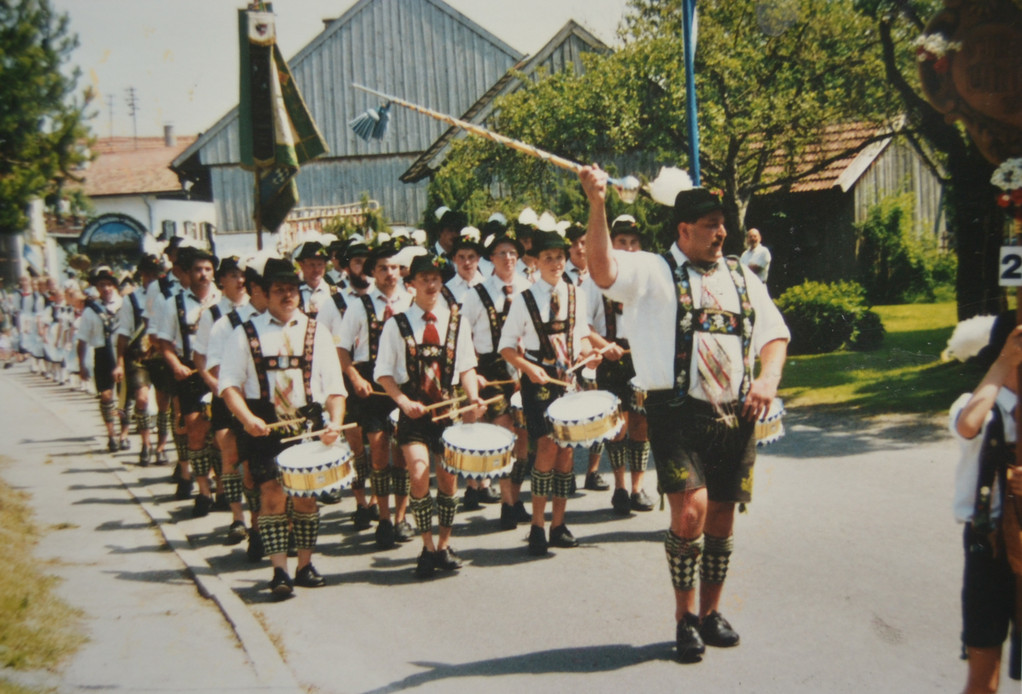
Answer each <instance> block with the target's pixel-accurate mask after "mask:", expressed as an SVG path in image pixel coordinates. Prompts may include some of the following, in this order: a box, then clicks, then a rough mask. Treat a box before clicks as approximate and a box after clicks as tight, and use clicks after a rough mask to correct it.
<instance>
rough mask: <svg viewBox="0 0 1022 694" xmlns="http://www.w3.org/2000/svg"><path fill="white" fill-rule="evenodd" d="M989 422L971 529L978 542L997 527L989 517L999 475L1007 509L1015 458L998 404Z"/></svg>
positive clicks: (980, 461) (984, 539)
mask: <svg viewBox="0 0 1022 694" xmlns="http://www.w3.org/2000/svg"><path fill="white" fill-rule="evenodd" d="M990 415H991V419H990V424H988V425H987V430H986V433H985V434H984V436H983V447H982V448H980V452H979V474H978V475H977V478H976V501H975V504H974V506H973V512H972V532H973V535H974V536H975V540H974V544H975V543H982V542H986V536H987V535H989V534H990V533H992V532H993V531H994V530H995V523H994V520H993V519H992V518H991V517H990V513H991V510H992V508H993V504H992V493H993V489H994V479H995V478H996V479H997V482H998V484H999V485H1000V486H999V489H1000V491H1001V494H1002V505H1001V508H1002V511H1001V513H1002V514H1003V513H1005V512H1006V511H1007V509H1004V504H1003V494H1004V485H1005V481H1006V480H1005V475H1006V473H1007V466H1008V465H1010V464H1011V462H1012V455H1011V449H1010V448H1008V446H1007V445H1006V444H1005V441H1004V421H1003V419H1002V418H1001V411H1000V408H998V407H997V405H996V404H995V405H994V408H993V409H992V410H991V411H990Z"/></svg>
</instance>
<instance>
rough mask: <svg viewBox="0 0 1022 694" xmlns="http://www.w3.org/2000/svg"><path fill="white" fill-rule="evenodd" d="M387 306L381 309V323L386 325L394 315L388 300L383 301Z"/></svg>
mask: <svg viewBox="0 0 1022 694" xmlns="http://www.w3.org/2000/svg"><path fill="white" fill-rule="evenodd" d="M385 301H386V302H387V305H386V306H384V307H383V322H384V323H386V322H387V321H388V320H390V319H391V317H393V315H394V309H393V308H392V307H391V305H390V299H385Z"/></svg>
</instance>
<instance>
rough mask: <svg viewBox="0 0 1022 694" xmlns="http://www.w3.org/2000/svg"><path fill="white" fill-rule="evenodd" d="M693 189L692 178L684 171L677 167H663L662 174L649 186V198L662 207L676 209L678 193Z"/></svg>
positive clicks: (647, 187) (661, 168)
mask: <svg viewBox="0 0 1022 694" xmlns="http://www.w3.org/2000/svg"><path fill="white" fill-rule="evenodd" d="M690 188H692V178H691V177H690V176H689V175H688V172H687V171H685V170H684V169H679V168H678V167H676V166H661V167H660V173H658V174H657V176H656V178H655V179H653V180H652V181H651V182H650V183H649V184H648V185H647V186H646V191H647V192H648V193H649V196H650V197H651V198H653V199H654V200H656V201H657V202H658V203H660V204H661V205H667V206H668V207H674V199H675V198H676V197H678V193H680V192H681V191H683V190H689V189H690Z"/></svg>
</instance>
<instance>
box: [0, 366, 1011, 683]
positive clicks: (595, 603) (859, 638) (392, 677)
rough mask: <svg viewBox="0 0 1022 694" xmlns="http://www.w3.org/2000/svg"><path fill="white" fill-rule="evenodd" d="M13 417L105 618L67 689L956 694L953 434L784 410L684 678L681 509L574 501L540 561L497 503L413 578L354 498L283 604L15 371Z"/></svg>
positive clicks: (69, 401)
mask: <svg viewBox="0 0 1022 694" xmlns="http://www.w3.org/2000/svg"><path fill="white" fill-rule="evenodd" d="M0 421H3V422H4V423H5V424H4V426H5V428H6V433H7V434H8V440H10V441H12V442H13V444H14V445H13V446H11V447H10V450H9V451H7V452H5V457H6V458H7V464H6V465H4V466H3V467H2V468H0V474H3V475H4V477H5V478H6V479H8V480H9V481H11V482H12V483H14V484H16V485H18V486H21V487H24V488H26V489H27V490H28V491H30V492H31V493H32V494H33V497H34V499H35V505H36V508H37V509H38V512H39V520H40V523H41V524H42V525H43V526H44V527H48V526H55V525H58V524H69V525H70V526H71V527H70V528H69V529H65V530H60V531H56V530H55V531H53V532H51V533H50V534H49V535H47V537H46V539H45V540H44V541H43V542H42V544H41V546H40V548H39V555H40V557H41V558H43V559H44V560H45V559H49V558H57V557H59V558H60V559H61V563H59V564H57V565H56V566H55V567H54V571H55V572H56V573H58V574H59V575H61V576H62V577H64V578H65V582H64V583H63V585H62V588H61V591H62V594H63V595H64V596H65V597H66V598H67V599H68V600H69V601H71V602H72V603H74V604H76V605H79V606H81V607H82V608H83V609H85V610H86V611H87V613H88V615H89V616H88V620H87V625H88V629H89V632H90V635H91V637H92V641H91V642H90V644H89V645H88V646H87V647H86V648H85V649H84V650H83V651H82V652H81V653H80V654H79V655H78V656H77V657H76V658H75V659H74V660H73V661H72V662H71V663H70V664H69V665H68V666H67V667H66V668H65V669H64V670H63V672H62V673H61V674H60V675H59V676H57V677H56V678H54V677H51V678H49V679H46V678H43V679H45V680H46V682H47V683H49V684H54V682H55V681H56V683H57V686H59V687H60V688H61V689H62V690H66V691H83V690H86V689H89V690H92V689H112V690H121V691H202V690H204V689H205V690H208V691H227V690H229V689H231V688H237V689H245V690H247V691H251V690H259V691H264V690H265V691H289V690H292V691H293V690H294V689H295V686H296V683H297V686H298V687H300V688H303V689H305V690H307V691H314V692H395V691H404V690H415V691H422V692H434V691H436V692H440V691H443V692H448V693H449V692H462V691H464V692H470V691H472V692H474V691H479V690H480V689H485V690H486V691H493V692H521V691H529V692H530V693H533V692H548V691H549V692H555V691H556V692H564V691H572V692H574V691H595V692H603V691H642V692H674V691H678V690H679V689H680V688H683V687H691V688H694V689H693V691H718V692H731V691H742V692H778V693H781V692H784V693H791V692H855V693H859V692H862V691H870V690H872V691H874V692H924V691H925V692H953V691H958V690H959V689H960V686H961V683H962V682H963V681H964V672H965V667H964V664H963V663H962V662H961V661H959V660H958V658H957V656H958V652H959V641H958V632H959V628H960V626H959V617H958V597H957V595H958V590H959V580H960V578H959V574H960V564H961V559H960V553H959V551H958V543H959V538H960V531H959V528H958V527H957V526H956V525H955V523H954V522H953V520H952V518H951V514H950V503H951V480H952V471H953V468H954V462H955V461H954V457H955V450H954V446H953V444H952V442H951V441H950V439H949V437H948V436H947V435H946V434H945V433H943V432H942V431H941V430H940V428H939V427H934V426H930V427H928V426H917V425H914V424H912V423H911V422H892V423H889V424H887V425H876V424H873V425H871V426H870V427H869V428H867V427H865V426H864V425H860V424H858V423H856V422H854V421H849V422H847V423H845V424H842V425H835V424H834V423H833V422H831V423H828V424H826V425H822V424H820V423H816V422H814V421H812V420H811V419H810V418H807V417H804V416H803V417H799V416H798V415H796V414H792V415H790V416H789V417H788V419H787V421H788V428H789V433H788V436H787V437H786V438H785V439H783V440H782V441H781V442H779V443H777V444H774V445H773V446H771V447H769V448H767V449H765V450H764V452H763V453H762V454H761V457H760V460H759V461H758V463H757V473H756V477H757V479H756V494H755V501H754V503H753V504H751V505H750V507H749V512H748V513H747V514H745V515H743V516H741V517H740V518H739V520H738V524H737V530H736V550H735V554H734V557H733V559H732V563H731V573H730V576H729V579H728V586H727V589H726V591H725V597H724V604H723V609H722V611H723V612H724V614H725V615H726V616H727V617H728V618H729V619H730V620H731V622H732V624H734V626H735V627H736V628H737V629H738V630H739V632H740V633H741V635H742V645H741V646H739V647H738V648H735V649H730V650H711V651H710V652H709V653H708V654H707V657H706V658H705V660H704V661H703V662H702V663H701V664H698V665H690V666H682V665H678V664H677V663H675V662H674V661H673V652H672V648H673V643H672V641H673V633H674V626H673V599H672V596H671V593H670V590H669V579H668V574H667V567H666V562H665V561H664V556H663V543H662V533H663V529H664V528H665V527H666V524H667V519H666V513H665V512H661V511H654V512H652V513H646V514H638V515H633V516H631V517H629V518H624V519H622V518H619V517H617V516H615V515H614V514H613V513H612V512H611V511H610V508H609V501H610V494H609V493H608V492H603V493H592V492H586V493H580V494H579V495H577V496H576V497H575V498H573V499H571V500H570V501H569V504H568V524H569V526H570V527H571V528H572V530H573V532H574V534H575V535H576V537H578V538H579V539H580V541H581V542H582V546H581V547H579V548H577V549H572V550H555V552H554V555H553V556H551V557H548V558H543V559H535V558H531V557H529V556H528V555H527V554H526V551H525V538H526V535H527V532H528V528H527V527H524V526H522V527H520V529H519V530H515V531H509V532H501V531H499V530H498V527H497V516H498V511H499V509H498V508H497V507H495V506H494V507H486V508H484V509H483V510H482V511H479V512H463V513H461V514H459V516H458V518H457V521H456V528H455V541H454V546H455V548H456V549H457V550H458V551H459V553H460V554H461V556H462V557H463V558H464V559H465V562H466V566H465V568H464V569H462V571H461V572H460V573H459V574H458V575H451V576H444V577H441V578H437V579H436V580H432V581H429V582H426V583H421V582H418V581H416V580H415V579H414V578H413V577H412V568H413V567H414V565H415V558H416V556H417V554H418V551H419V547H418V543H413V544H409V545H405V546H399V547H398V548H396V549H394V550H390V551H386V552H380V551H376V550H375V547H374V545H373V538H372V533H371V531H366V532H361V533H358V532H356V531H355V530H354V528H353V526H352V525H351V523H350V521H349V520H348V515H349V513H350V511H351V510H352V502H351V500H350V498H348V499H345V501H344V502H343V503H342V504H341V505H339V506H333V507H327V508H326V511H325V513H324V522H323V527H322V531H321V535H320V547H321V553H320V556H318V557H317V559H316V565H317V567H318V568H319V570H320V572H321V573H323V574H324V575H325V576H326V578H327V580H328V582H329V585H328V586H327V587H325V588H321V589H318V590H302V589H298V593H297V595H296V597H294V598H293V599H291V600H288V601H286V602H283V603H275V602H272V601H270V600H269V595H268V592H267V591H266V589H265V585H266V581H267V580H268V578H269V576H270V570H269V568H268V565H267V564H266V563H262V564H259V565H256V566H253V565H252V564H250V563H248V562H247V561H246V559H245V556H244V549H243V547H244V545H240V546H237V547H226V546H224V545H223V543H222V536H223V531H224V528H225V527H226V524H227V522H228V518H227V516H226V514H218V513H215V514H212V515H211V516H210V517H208V518H205V519H192V518H190V515H189V512H190V505H189V504H188V503H187V502H178V501H174V500H173V499H172V496H171V494H172V491H173V488H172V486H171V485H170V484H169V483H168V482H167V481H166V478H167V473H168V472H169V471H168V470H167V469H165V468H147V469H141V468H138V467H136V466H134V465H133V464H132V463H133V461H134V457H135V456H134V454H132V453H126V454H117V455H114V456H110V455H109V454H106V453H105V452H104V451H103V450H102V448H103V443H104V439H103V438H102V437H100V436H98V435H97V434H98V432H99V431H100V424H99V417H98V410H97V408H96V407H95V405H94V404H93V402H92V401H91V399H89V398H87V397H86V396H81V395H77V394H72V395H69V394H68V393H67V391H66V390H64V389H61V388H58V387H56V386H52V385H49V384H46V383H45V382H44V381H42V380H41V379H40V378H39V377H37V376H32V375H30V374H28V373H27V372H25V371H24V370H23V369H21V368H20V367H19V368H18V369H12V370H10V371H6V372H2V374H0ZM576 469H581V466H578V467H577V468H576ZM649 478H650V479H649V480H648V481H647V488H648V489H649V491H650V492H652V491H653V489H654V487H655V478H654V476H653V475H652V474H651V475H649ZM151 518H155V521H156V522H155V523H153V522H152V521H151V520H150V519H151ZM158 533H159V534H158ZM186 538H187V539H186ZM168 546H169V547H170V548H173V549H174V550H176V551H167V549H168ZM292 561H293V560H292ZM188 567H190V570H189V568H188ZM190 578H191V579H192V580H198V582H199V585H200V590H201V591H202V592H203V593H204V594H207V595H210V596H211V598H209V599H206V598H203V597H202V595H200V592H199V591H197V590H196V589H195V587H194V584H193V583H192V580H190ZM225 616H226V619H225ZM232 627H233V629H232ZM267 636H268V637H269V638H268V639H267ZM270 643H272V644H273V645H275V646H276V647H277V649H278V650H279V653H280V655H277V651H275V650H274V649H273V648H272V646H270V645H269V644H270ZM281 656H282V660H281ZM213 663H217V665H214V664H213ZM221 663H222V665H221ZM1015 687H1016V684H1015V683H1013V682H1011V683H1006V684H1005V685H1004V686H1003V687H1002V689H1003V690H1004V691H1013V690H1014V688H1015Z"/></svg>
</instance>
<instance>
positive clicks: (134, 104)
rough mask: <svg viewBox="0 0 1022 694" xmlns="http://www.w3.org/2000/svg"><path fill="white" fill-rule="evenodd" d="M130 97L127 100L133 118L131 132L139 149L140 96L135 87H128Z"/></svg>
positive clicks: (129, 112)
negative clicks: (138, 116)
mask: <svg viewBox="0 0 1022 694" xmlns="http://www.w3.org/2000/svg"><path fill="white" fill-rule="evenodd" d="M127 92H128V97H127V99H126V101H127V104H128V115H130V116H131V131H132V137H133V139H134V141H135V147H136V148H137V147H138V118H137V115H138V95H137V94H136V93H135V88H134V87H128V89H127Z"/></svg>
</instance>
